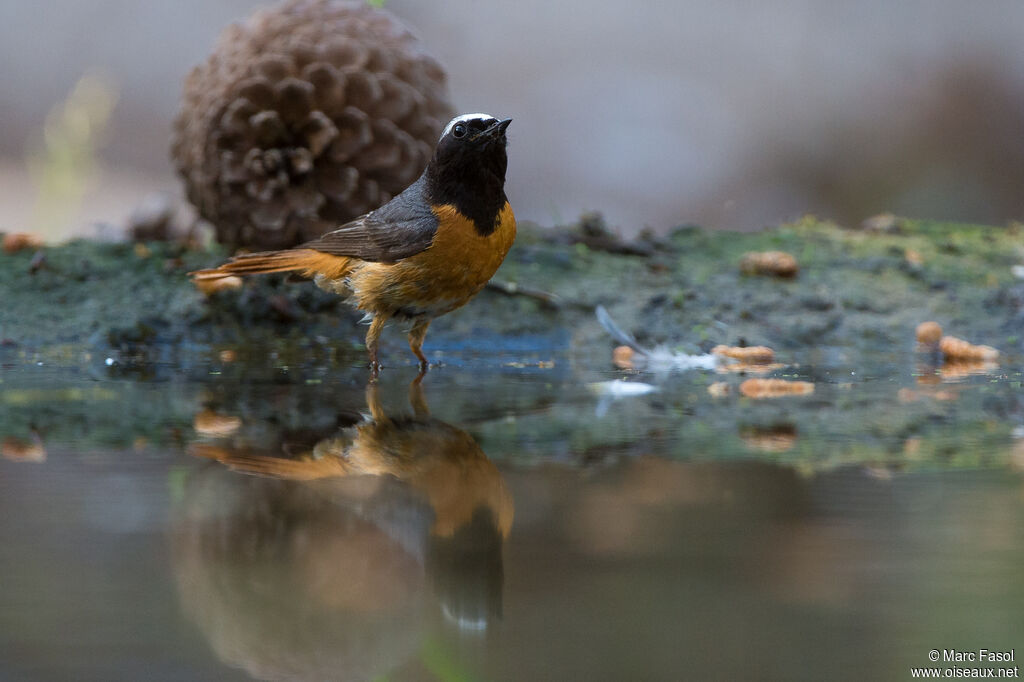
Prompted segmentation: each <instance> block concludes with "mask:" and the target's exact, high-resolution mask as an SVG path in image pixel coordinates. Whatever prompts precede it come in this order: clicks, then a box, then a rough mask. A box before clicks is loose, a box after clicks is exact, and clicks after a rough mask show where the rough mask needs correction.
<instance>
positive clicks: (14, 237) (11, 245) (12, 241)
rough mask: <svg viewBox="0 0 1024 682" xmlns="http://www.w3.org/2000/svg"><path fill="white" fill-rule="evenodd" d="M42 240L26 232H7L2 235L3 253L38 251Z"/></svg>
mask: <svg viewBox="0 0 1024 682" xmlns="http://www.w3.org/2000/svg"><path fill="white" fill-rule="evenodd" d="M42 245H43V240H42V239H41V238H40V237H37V236H36V235H34V234H30V233H28V232H8V233H7V234H5V235H4V245H3V248H4V253H17V252H18V251H24V250H25V249H38V248H39V247H41V246H42Z"/></svg>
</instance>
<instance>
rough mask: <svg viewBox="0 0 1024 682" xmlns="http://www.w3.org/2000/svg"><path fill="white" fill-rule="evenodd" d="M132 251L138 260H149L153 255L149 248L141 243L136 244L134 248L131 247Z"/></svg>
mask: <svg viewBox="0 0 1024 682" xmlns="http://www.w3.org/2000/svg"><path fill="white" fill-rule="evenodd" d="M132 251H134V252H135V257H136V258H140V259H144V258H149V257H150V256H152V255H153V252H152V251H150V250H149V247H148V246H146V245H145V244H143V243H142V242H136V243H135V246H133V247H132Z"/></svg>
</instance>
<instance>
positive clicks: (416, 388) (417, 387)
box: [409, 372, 430, 418]
mask: <svg viewBox="0 0 1024 682" xmlns="http://www.w3.org/2000/svg"><path fill="white" fill-rule="evenodd" d="M422 381H423V372H420V373H419V375H418V376H417V377H416V378H415V379H413V380H412V383H411V384H409V404H410V405H412V411H413V413H414V414H415V415H416V416H417V417H420V418H425V417H429V416H430V408H429V407H428V406H427V399H426V398H425V397H424V396H423V384H422Z"/></svg>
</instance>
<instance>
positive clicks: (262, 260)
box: [189, 249, 352, 281]
mask: <svg viewBox="0 0 1024 682" xmlns="http://www.w3.org/2000/svg"><path fill="white" fill-rule="evenodd" d="M351 268H352V259H351V258H347V257H345V256H332V255H331V254H329V253H322V252H320V251H315V250H313V249H289V250H287V251H263V252H262V253H247V254H245V255H242V256H235V257H234V258H232V259H231V260H229V261H228V262H227V263H224V264H223V265H221V266H219V267H216V268H211V269H209V270H197V271H195V272H192V273H189V274H190V275H192V277H193V279H196V280H200V281H203V280H214V279H222V278H224V277H233V276H238V275H241V276H245V275H266V274H270V273H272V272H296V271H297V272H301V273H302V274H303V275H305V276H306V277H313V276H314V275H324V276H326V277H328V278H330V279H338V278H341V277H344V276H345V274H346V273H348V271H349V270H350V269H351Z"/></svg>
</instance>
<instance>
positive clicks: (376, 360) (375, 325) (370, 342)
mask: <svg viewBox="0 0 1024 682" xmlns="http://www.w3.org/2000/svg"><path fill="white" fill-rule="evenodd" d="M386 321H387V317H386V316H385V315H374V316H373V321H372V322H370V330H369V331H367V332H366V350H367V351H369V353H370V372H371V373H372V374H373V376H374V377H376V376H377V375H378V374H379V373H380V357H379V355H378V352H377V349H378V347H379V346H380V333H381V332H382V331H383V330H384V323H385V322H386Z"/></svg>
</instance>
